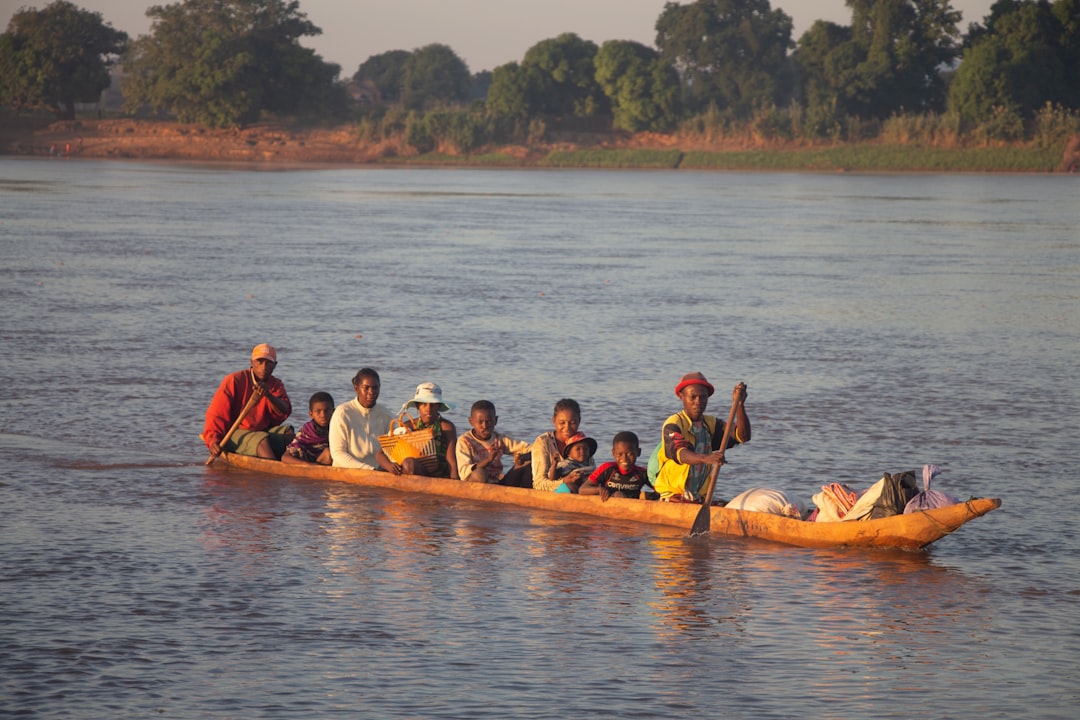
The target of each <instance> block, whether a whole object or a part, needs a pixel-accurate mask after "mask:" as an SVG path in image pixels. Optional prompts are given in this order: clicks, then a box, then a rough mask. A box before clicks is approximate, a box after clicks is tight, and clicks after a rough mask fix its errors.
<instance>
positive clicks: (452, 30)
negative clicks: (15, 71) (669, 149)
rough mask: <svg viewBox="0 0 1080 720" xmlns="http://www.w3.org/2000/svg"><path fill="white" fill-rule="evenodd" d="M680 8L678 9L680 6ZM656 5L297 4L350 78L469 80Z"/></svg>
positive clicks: (630, 1)
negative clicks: (381, 58) (434, 62)
mask: <svg viewBox="0 0 1080 720" xmlns="http://www.w3.org/2000/svg"><path fill="white" fill-rule="evenodd" d="M50 1H51V0H0V27H3V28H6V27H7V23H8V20H10V19H11V15H12V13H14V12H15V10H17V9H18V8H19V7H22V6H28V7H37V8H43V7H45V6H46V5H48V4H49V2H50ZM71 1H72V2H74V4H75V5H77V6H79V7H81V8H84V9H86V10H92V11H94V12H99V13H101V15H102V17H103V18H104V19H105V21H106V22H108V23H111V24H112V26H113V27H114V28H116V29H117V30H123V31H124V32H126V33H127V34H128V35H130V36H132V37H135V36H138V35H143V34H145V33H147V32H148V31H149V29H150V20H149V18H147V17H146V9H147V8H148V7H150V6H151V5H169V4H171V0H156V2H145V1H144V0H71ZM684 4H685V3H684ZM992 4H993V0H952V6H953V8H955V9H956V10H959V11H960V12H961V13H963V16H964V17H963V20H962V21H961V23H960V29H961V30H966V29H967V26H968V23H971V22H980V21H982V19H983V17H985V16H986V15H988V14H989V13H990V6H991V5H992ZM772 7H773V8H780V9H781V10H783V11H784V12H786V13H787V14H788V15H790V16H791V18H792V19H793V20H794V22H795V33H794V39H796V40H797V39H798V38H799V36H800V35H802V33H803V32H804V31H805V30H806V29H807V28H808V27H810V25H811V24H812V23H813V22H814V21H815V20H818V19H821V20H831V21H832V22H836V23H841V24H845V25H846V24H848V23H849V22H850V21H851V13H850V11H849V10H848V8H847V6H846V5H845V3H844V0H773V2H772ZM663 8H664V0H300V10H301V11H302V12H304V13H306V14H307V16H308V19H309V20H311V22H313V23H315V25H317V26H318V27H320V28H322V31H323V33H322V35H319V36H317V37H314V38H305V39H304V40H303V41H302V42H303V44H304V45H306V46H308V47H311V48H314V49H315V51H316V52H317V53H319V54H320V55H322V57H323V59H324V60H326V61H328V62H334V63H337V64H339V65H341V68H342V75H343V76H350V75H352V74H353V73H354V72H356V68H357V67H358V66H359V65H360V63H362V62H363V61H364V60H366V59H367V58H368V57H370V56H371V55H375V54H378V53H381V52H385V51H387V50H414V49H416V48H418V47H421V46H423V45H427V44H429V43H436V42H437V43H442V44H444V45H449V46H450V47H451V48H453V49H454V52H456V53H457V54H458V56H459V57H461V58H462V59H463V60H464V61H465V62H466V63H467V64H468V66H469V69H470V70H471V71H473V72H477V71H480V70H490V69H492V68H494V67H495V66H497V65H502V64H503V63H508V62H511V61H517V60H521V58H522V56H523V55H524V54H525V51H526V50H528V49H529V48H530V47H531V46H532V45H534V44H536V43H537V42H539V41H540V40H545V39H547V38H552V37H555V36H556V35H559V34H560V33H564V32H574V33H577V34H578V35H580V36H581V37H583V38H585V39H587V40H592V41H593V42H595V43H596V44H597V45H599V44H601V43H603V42H604V41H605V40H637V41H638V42H642V43H645V44H646V45H653V43H654V42H655V40H656V31H655V29H654V27H655V25H656V18H657V17H659V16H660V13H661V11H662V10H663Z"/></svg>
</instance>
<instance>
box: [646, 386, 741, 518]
mask: <svg viewBox="0 0 1080 720" xmlns="http://www.w3.org/2000/svg"><path fill="white" fill-rule="evenodd" d="M714 390H715V388H713V386H712V384H711V383H710V382H709V381H708V380H706V379H705V376H704V375H702V374H701V373H699V372H692V373H687V374H686V375H683V376H682V377H681V378H679V384H678V385H676V386H675V395H676V396H677V397H678V398H679V399H680V400H682V404H683V409H682V410H681V411H680V412H677V413H675V414H674V415H672V416H671V417H669V418H668V419H667V420H666V421H665V422H664V428H663V430H662V431H661V437H660V446H659V448H657V459H658V460H659V470H658V472H657V473H656V478H655V482H654V484H653V486H654V487H655V489H656V491H657V492H658V493H660V499H661V500H668V501H672V502H680V501H681V502H701V501H702V498H701V490H702V486H703V485H704V484H705V480H706V478H707V477H708V475H709V466H710V465H718V464H719V465H723V464H724V451H725V450H726V449H727V448H729V447H733V446H735V445H739V444H741V443H744V442H749V441H750V418H748V417H747V416H746V410H745V409H744V407H743V403H744V402H745V400H746V385H744V384H743V383H739V384H738V385H736V386H735V389H734V391H733V392H732V401H733V402H734V401H735V400H736V399H738V400H739V407H738V410H737V411H736V413H735V427H734V428H732V431H731V434H730V435H729V436H728V443H727V447H725V448H722V447H720V444H721V443H722V442H723V439H724V421H723V420H719V419H717V418H716V417H714V416H712V415H706V414H705V409H706V408H707V407H708V404H709V397H710V396H711V395H712V394H713V392H714ZM704 500H705V501H706V502H708V501H710V500H711V498H705V499H704Z"/></svg>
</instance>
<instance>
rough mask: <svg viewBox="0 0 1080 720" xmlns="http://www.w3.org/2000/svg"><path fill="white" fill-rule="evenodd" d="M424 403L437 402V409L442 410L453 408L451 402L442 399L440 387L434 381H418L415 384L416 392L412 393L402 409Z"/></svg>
mask: <svg viewBox="0 0 1080 720" xmlns="http://www.w3.org/2000/svg"><path fill="white" fill-rule="evenodd" d="M426 403H438V404H439V410H442V411H447V410H453V409H454V406H453V404H452V403H448V402H446V401H445V400H443V397H442V388H441V387H439V386H438V385H436V384H435V383H430V382H426V383H420V384H419V385H417V386H416V393H415V394H414V395H413V398H412V400H410V401H409V402H407V403H405V405H404V407H403V409H405V408H412V407H416V406H417V405H421V404H426Z"/></svg>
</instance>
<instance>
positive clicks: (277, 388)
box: [201, 343, 293, 460]
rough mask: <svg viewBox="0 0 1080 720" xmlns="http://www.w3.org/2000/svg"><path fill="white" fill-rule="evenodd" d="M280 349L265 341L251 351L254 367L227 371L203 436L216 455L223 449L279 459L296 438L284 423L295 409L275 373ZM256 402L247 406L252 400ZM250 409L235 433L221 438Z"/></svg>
mask: <svg viewBox="0 0 1080 720" xmlns="http://www.w3.org/2000/svg"><path fill="white" fill-rule="evenodd" d="M276 367H277V351H276V350H275V349H274V348H273V347H271V346H270V345H267V344H266V343H262V344H261V345H256V346H255V347H254V349H252V351H251V367H248V368H246V369H244V370H239V371H237V372H234V373H230V374H229V375H226V376H225V378H224V379H223V380H222V381H221V384H220V385H219V386H218V389H217V392H216V393H214V398H213V400H211V401H210V407H208V408H207V409H206V423H205V424H204V426H203V432H202V435H201V437H202V439H203V442H205V443H206V447H207V448H209V449H210V456H211V457H217V456H218V455H220V454H221V453H222V452H224V451H228V452H234V453H238V454H240V455H254V456H257V457H261V458H268V459H271V460H278V459H280V458H281V454H282V453H283V452H285V448H286V447H287V446H288V444H289V443H290V442H292V439H293V429H292V428H291V427H289V426H287V425H286V426H283V425H282V424H281V423H283V422H284V421H285V418H287V417H289V413H291V412H292V403H291V402H290V401H289V395H288V393H286V392H285V384H284V383H283V382H281V380H279V379H278V378H276V377H274V368H276ZM252 399H254V402H253V405H252V406H251V407H250V408H247V403H248V401H249V400H252ZM245 409H247V414H246V415H244V416H243V418H242V419H241V420H240V424H239V426H238V427H237V428H236V430H235V431H233V434H232V436H230V437H229V438H228V440H227V441H226V442H225V443H224V446H223V445H222V442H221V441H222V438H224V437H225V435H226V433H228V431H229V428H231V427H232V425H233V423H234V422H236V420H237V418H240V416H241V415H242V414H243V413H244V410H245Z"/></svg>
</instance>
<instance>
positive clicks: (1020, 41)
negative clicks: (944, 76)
mask: <svg viewBox="0 0 1080 720" xmlns="http://www.w3.org/2000/svg"><path fill="white" fill-rule="evenodd" d="M968 36H969V38H970V40H969V42H968V43H967V45H968V47H967V49H966V50H965V51H964V55H963V58H962V60H961V62H960V67H959V68H957V70H956V75H955V76H954V78H953V81H952V85H951V86H950V88H949V107H950V108H951V109H953V110H955V111H956V112H958V113H959V114H960V115H961V117H963V118H964V119H965V120H966V121H967V122H979V121H983V120H986V119H987V118H990V117H991V115H992V114H993V113H994V112H995V108H999V109H1002V110H1007V111H1010V112H1013V113H1016V114H1017V115H1019V116H1021V117H1025V118H1031V117H1032V116H1034V115H1035V113H1036V112H1037V111H1038V110H1039V109H1040V108H1042V107H1043V106H1045V105H1046V104H1047V103H1051V104H1055V105H1062V106H1065V107H1071V108H1075V107H1078V106H1080V86H1078V84H1077V81H1076V78H1077V77H1080V0H1057V2H1054V3H1053V4H1051V3H1050V2H1047V0H1031V1H1027V2H1019V1H1016V0H1008V1H1006V2H998V3H995V4H994V5H993V7H992V8H991V14H990V15H989V16H987V18H986V20H985V25H984V26H982V27H979V26H973V27H972V28H971V29H970V30H969V32H968Z"/></svg>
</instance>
